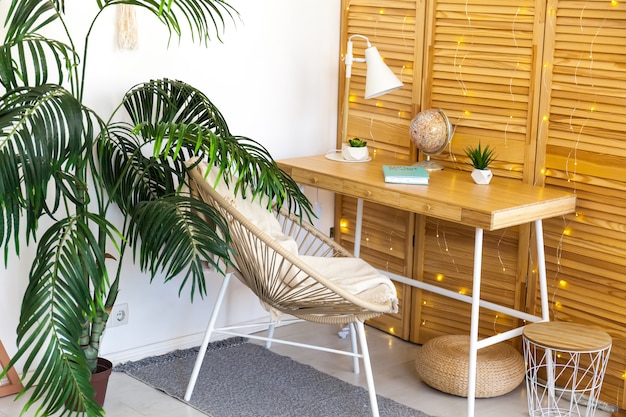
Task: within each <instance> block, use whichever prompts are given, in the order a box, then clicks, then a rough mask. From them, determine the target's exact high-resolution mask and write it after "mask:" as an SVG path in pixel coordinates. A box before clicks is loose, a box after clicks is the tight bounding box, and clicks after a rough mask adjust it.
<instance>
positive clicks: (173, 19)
mask: <svg viewBox="0 0 626 417" xmlns="http://www.w3.org/2000/svg"><path fill="white" fill-rule="evenodd" d="M110 4H131V5H135V6H139V7H143V8H145V9H147V10H148V11H150V12H151V13H152V14H154V15H155V16H157V17H158V18H159V20H161V22H162V23H163V24H164V25H165V26H166V27H167V29H168V31H169V33H170V37H171V36H172V35H174V34H175V35H176V36H177V37H180V36H181V35H182V28H181V26H180V23H179V20H180V19H179V18H178V16H181V15H182V16H184V17H185V20H186V21H187V23H188V25H189V30H190V32H191V36H192V38H193V40H194V41H195V40H198V41H200V42H203V43H205V44H206V43H208V41H209V40H210V39H211V35H212V34H213V32H214V33H215V35H216V37H217V39H220V32H221V31H223V30H224V29H225V23H226V18H228V19H229V20H234V19H235V17H237V16H238V13H237V11H236V10H235V9H234V8H233V7H232V6H230V5H229V4H228V3H226V2H225V1H224V0H160V1H153V0H152V1H151V0H119V1H110V2H108V5H110Z"/></svg>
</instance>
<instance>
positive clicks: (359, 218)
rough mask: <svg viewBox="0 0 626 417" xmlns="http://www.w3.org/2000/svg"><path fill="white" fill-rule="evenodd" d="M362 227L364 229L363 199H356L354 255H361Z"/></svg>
mask: <svg viewBox="0 0 626 417" xmlns="http://www.w3.org/2000/svg"><path fill="white" fill-rule="evenodd" d="M361 229H363V199H362V198H358V199H357V200H356V229H355V230H354V256H355V257H356V258H358V257H359V256H361Z"/></svg>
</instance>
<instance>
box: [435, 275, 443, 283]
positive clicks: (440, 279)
mask: <svg viewBox="0 0 626 417" xmlns="http://www.w3.org/2000/svg"><path fill="white" fill-rule="evenodd" d="M435 279H436V280H437V281H439V282H441V281H443V274H437V278H435Z"/></svg>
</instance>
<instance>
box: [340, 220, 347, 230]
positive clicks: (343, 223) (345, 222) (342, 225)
mask: <svg viewBox="0 0 626 417" xmlns="http://www.w3.org/2000/svg"><path fill="white" fill-rule="evenodd" d="M339 226H340V227H341V228H342V229H345V228H347V227H348V222H347V221H345V220H342V221H341V222H340V223H339Z"/></svg>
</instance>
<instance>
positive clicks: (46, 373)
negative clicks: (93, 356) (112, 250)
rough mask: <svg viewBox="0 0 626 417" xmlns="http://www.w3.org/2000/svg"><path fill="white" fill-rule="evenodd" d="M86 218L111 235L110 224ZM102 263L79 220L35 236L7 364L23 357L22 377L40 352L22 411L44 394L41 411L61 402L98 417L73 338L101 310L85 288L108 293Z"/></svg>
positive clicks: (87, 374)
mask: <svg viewBox="0 0 626 417" xmlns="http://www.w3.org/2000/svg"><path fill="white" fill-rule="evenodd" d="M88 216H90V218H91V220H93V221H95V222H96V223H97V224H98V225H99V226H100V227H104V228H106V229H109V230H111V232H109V235H110V237H112V238H113V237H114V235H113V230H114V228H113V226H112V225H110V224H109V223H107V222H106V221H105V220H103V219H99V218H97V217H96V216H93V215H88ZM104 260H105V255H104V253H103V252H102V249H101V248H100V247H99V245H98V242H97V239H96V237H95V236H94V235H93V233H92V232H91V230H90V228H89V227H88V225H87V224H85V219H82V218H81V217H80V216H74V217H68V218H64V219H62V220H60V221H58V222H56V223H54V224H53V225H52V226H51V227H50V228H49V229H48V230H47V231H46V233H44V235H43V236H42V237H41V240H40V242H39V245H38V248H37V253H36V258H35V262H34V264H33V266H32V269H31V272H30V282H29V285H28V287H27V289H26V292H25V294H24V302H23V303H22V311H21V314H20V323H19V325H18V328H17V336H18V337H17V342H18V345H19V348H18V351H17V353H16V354H15V355H14V357H13V359H12V362H11V363H14V362H16V361H17V360H18V359H20V358H21V357H23V356H26V360H25V365H24V373H27V372H28V370H29V369H30V367H31V366H33V364H34V363H36V362H37V361H38V360H39V359H37V356H38V354H40V353H42V352H43V353H44V354H43V357H44V358H45V359H44V360H43V361H40V362H39V363H38V364H37V365H36V369H35V372H34V373H33V375H32V376H31V377H30V378H29V379H28V380H27V382H26V383H25V385H24V386H25V389H30V388H33V390H32V394H31V397H30V399H29V401H28V403H27V405H26V408H28V407H30V406H32V405H33V404H34V403H36V402H37V401H38V400H40V399H42V398H43V397H44V396H45V397H46V401H45V408H44V410H43V411H44V412H45V413H55V412H57V411H59V410H64V408H65V405H66V403H67V404H73V405H74V406H75V407H77V409H79V410H92V412H93V411H95V412H97V413H101V409H100V407H99V406H98V405H97V404H95V402H94V401H93V390H92V388H91V386H90V383H89V380H90V377H91V371H90V368H89V366H87V364H86V358H85V355H84V352H83V350H82V348H81V346H80V344H79V338H80V335H81V331H82V327H83V323H84V322H85V320H86V319H89V318H90V317H93V316H95V315H96V314H97V311H98V309H101V308H102V307H103V306H102V305H101V300H103V296H102V295H100V296H96V297H93V298H92V297H90V296H89V294H90V287H91V291H94V292H95V294H96V295H97V294H106V292H107V290H108V278H107V274H106V270H105V269H104V268H103V266H104ZM86 277H88V279H86ZM40 411H41V410H40ZM90 415H96V414H90Z"/></svg>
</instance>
